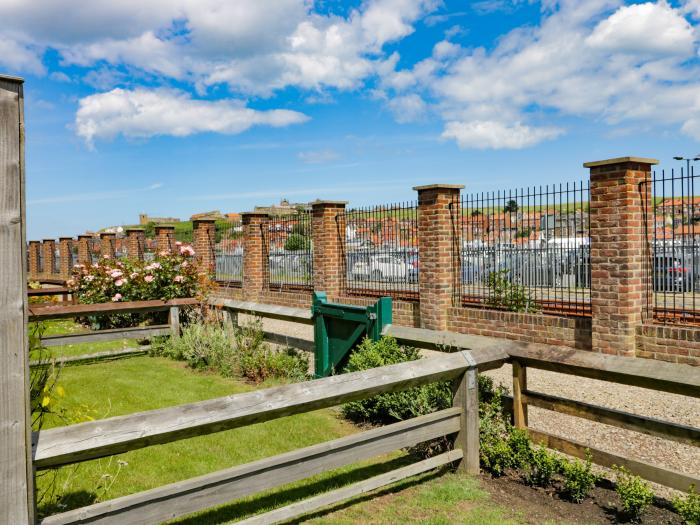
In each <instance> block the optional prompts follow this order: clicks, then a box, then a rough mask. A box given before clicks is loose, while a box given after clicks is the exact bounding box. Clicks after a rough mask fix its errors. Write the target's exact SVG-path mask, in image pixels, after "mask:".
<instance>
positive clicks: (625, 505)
mask: <svg viewBox="0 0 700 525" xmlns="http://www.w3.org/2000/svg"><path fill="white" fill-rule="evenodd" d="M613 468H614V470H615V471H616V472H617V479H616V486H615V491H616V492H617V495H618V496H620V501H621V502H622V511H623V513H624V514H625V516H627V517H629V518H631V519H637V518H639V516H640V515H641V514H642V512H644V510H645V509H646V508H647V507H648V506H649V505H651V504H652V503H653V502H654V492H653V491H652V490H651V486H650V485H649V483H647V482H646V481H643V480H642V478H640V477H639V476H634V475H632V473H631V472H630V471H629V470H627V469H626V468H625V467H613Z"/></svg>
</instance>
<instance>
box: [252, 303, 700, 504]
mask: <svg viewBox="0 0 700 525" xmlns="http://www.w3.org/2000/svg"><path fill="white" fill-rule="evenodd" d="M240 321H241V322H245V317H244V316H241V319H240ZM263 325H264V327H265V329H266V330H269V331H271V332H276V333H281V334H285V335H289V336H294V337H300V338H304V339H309V340H313V327H312V326H306V325H300V324H296V323H289V322H285V321H275V320H271V319H265V320H264V321H263ZM698 373H700V370H698ZM486 374H487V375H489V376H491V377H492V378H493V379H494V382H496V383H497V384H498V383H501V384H503V385H504V386H506V387H508V388H509V390H510V385H511V382H512V375H511V374H512V371H511V367H510V365H505V366H503V367H502V368H500V369H498V370H492V371H489V372H486ZM527 380H528V388H529V389H530V390H533V391H538V392H544V393H547V394H551V395H556V396H561V397H566V398H569V399H575V400H577V401H585V402H587V403H592V404H596V405H600V406H604V407H608V408H614V409H618V410H624V411H626V412H630V413H633V414H639V415H642V416H647V417H654V418H657V419H662V420H665V421H672V422H674V423H680V424H683V425H688V426H693V427H696V428H697V427H700V399H697V398H692V397H686V396H680V395H676V394H668V393H665V392H656V391H653V390H648V389H644V388H638V387H632V386H626V385H619V384H615V383H608V382H605V381H598V380H595V379H586V378H581V377H574V376H570V375H565V374H558V373H555V372H546V371H543V370H536V369H529V370H528V378H527ZM528 419H529V425H530V426H531V427H532V428H534V429H537V430H541V431H546V432H549V433H552V434H557V435H559V436H562V437H566V438H568V439H573V440H575V441H578V442H580V443H584V444H586V445H588V446H591V447H595V448H598V449H601V450H605V451H607V452H611V453H614V454H619V455H622V456H627V457H629V458H631V459H637V460H641V461H645V462H648V463H653V464H656V465H659V466H662V467H665V468H668V469H673V470H677V471H679V472H686V473H689V474H694V475H697V474H698V473H700V450H699V449H698V448H697V447H693V446H690V445H683V444H681V443H675V442H672V441H667V440H664V439H661V438H656V437H653V436H647V435H644V434H640V433H638V432H633V431H630V430H624V429H621V428H617V427H614V426H610V425H604V424H602V423H596V422H593V421H588V420H585V419H580V418H576V417H573V416H567V415H564V414H559V413H557V412H551V411H549V410H544V409H540V408H536V407H530V408H529V414H528ZM655 488H656V489H657V493H658V494H660V495H664V496H668V495H670V494H671V493H672V492H673V491H670V490H669V489H666V488H665V487H660V486H656V487H655Z"/></svg>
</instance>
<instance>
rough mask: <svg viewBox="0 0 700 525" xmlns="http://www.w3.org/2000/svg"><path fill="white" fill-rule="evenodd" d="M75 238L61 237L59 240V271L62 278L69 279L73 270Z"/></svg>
mask: <svg viewBox="0 0 700 525" xmlns="http://www.w3.org/2000/svg"><path fill="white" fill-rule="evenodd" d="M72 250H73V238H72V237H60V238H59V239H58V252H59V257H60V260H59V262H58V264H59V271H60V273H61V276H62V277H65V278H68V277H69V276H70V274H71V271H72V270H73V251H72Z"/></svg>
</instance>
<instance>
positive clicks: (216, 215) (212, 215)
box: [190, 210, 226, 221]
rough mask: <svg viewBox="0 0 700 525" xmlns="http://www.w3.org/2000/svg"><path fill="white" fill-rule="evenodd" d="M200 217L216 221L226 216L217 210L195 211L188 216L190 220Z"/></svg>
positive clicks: (199, 218)
mask: <svg viewBox="0 0 700 525" xmlns="http://www.w3.org/2000/svg"><path fill="white" fill-rule="evenodd" d="M201 219H215V220H217V221H219V220H224V219H226V216H225V215H224V214H223V213H221V212H220V211H219V210H212V211H205V212H203V213H195V214H194V215H192V216H191V217H190V220H191V221H196V220H201Z"/></svg>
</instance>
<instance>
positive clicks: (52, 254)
mask: <svg viewBox="0 0 700 525" xmlns="http://www.w3.org/2000/svg"><path fill="white" fill-rule="evenodd" d="M41 250H42V251H41V253H42V255H43V257H42V266H43V268H42V269H41V273H42V274H44V275H46V276H49V275H53V274H54V273H55V272H54V270H55V268H56V241H55V240H54V239H44V240H43V241H42V243H41Z"/></svg>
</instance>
